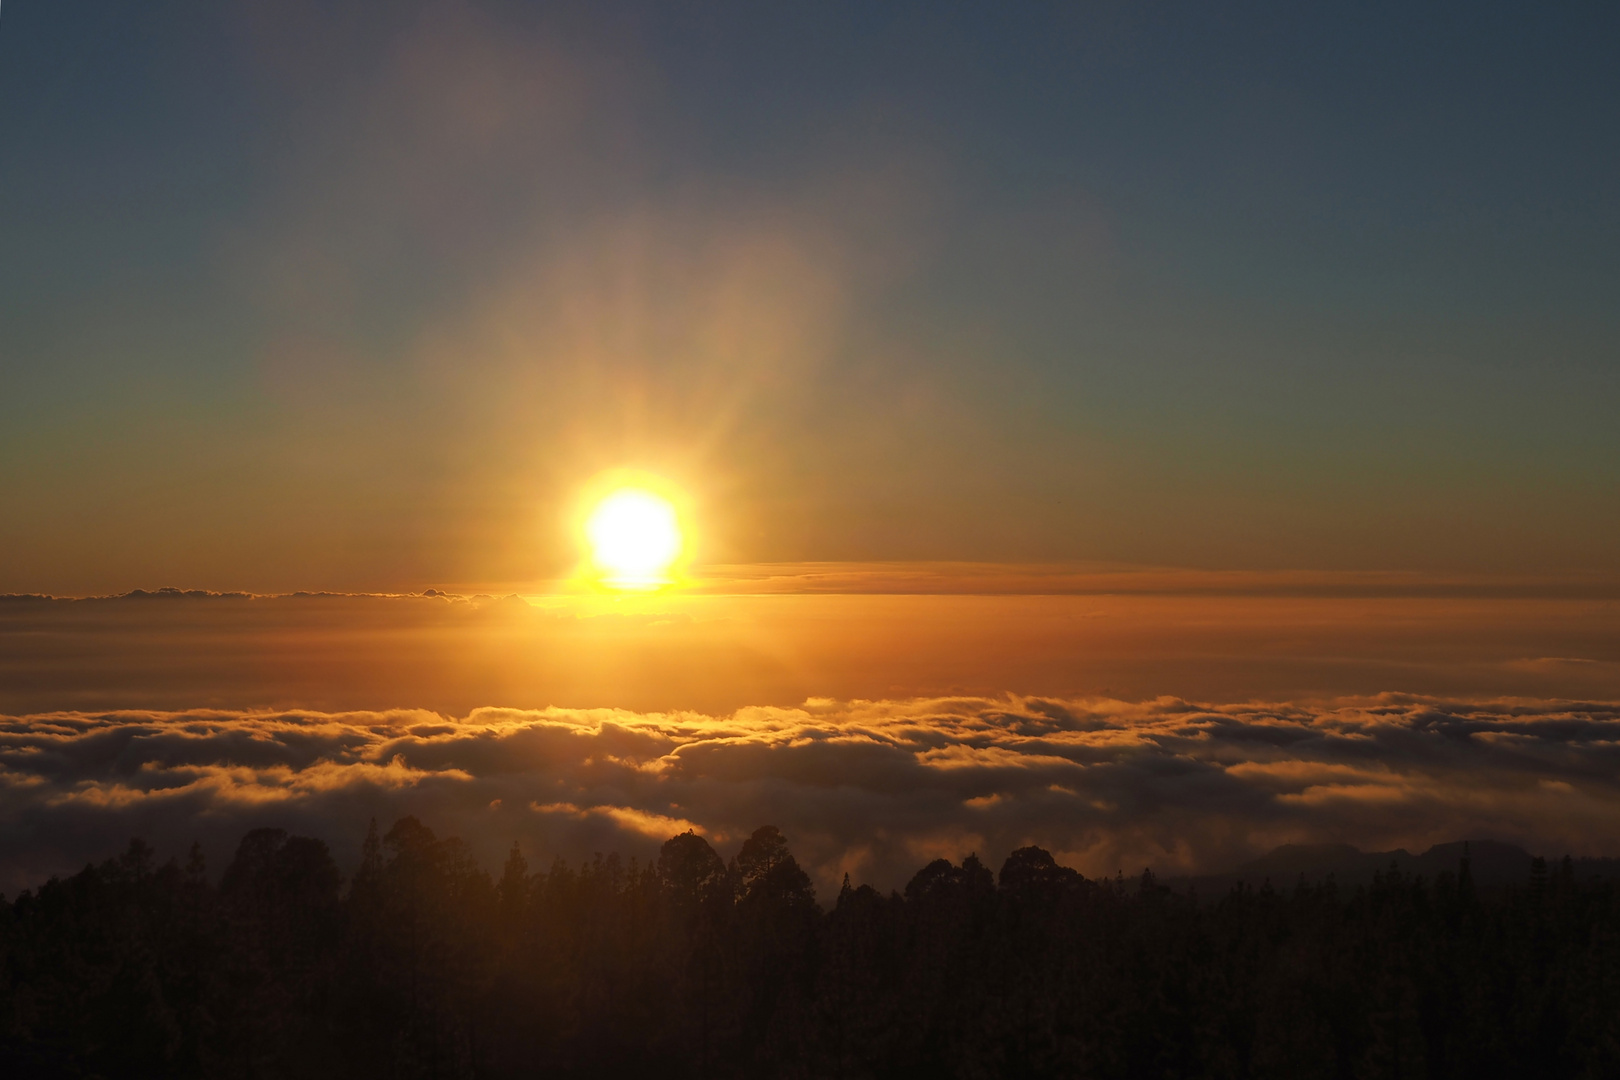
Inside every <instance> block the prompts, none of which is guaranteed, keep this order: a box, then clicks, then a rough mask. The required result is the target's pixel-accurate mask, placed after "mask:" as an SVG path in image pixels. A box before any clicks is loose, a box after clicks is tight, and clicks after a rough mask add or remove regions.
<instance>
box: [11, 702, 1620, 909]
mask: <svg viewBox="0 0 1620 1080" xmlns="http://www.w3.org/2000/svg"><path fill="white" fill-rule="evenodd" d="M406 813H412V814H416V815H418V816H420V817H421V818H422V819H423V820H425V821H427V822H428V823H429V824H431V825H432V826H433V827H435V828H436V829H438V830H440V831H441V832H444V833H450V834H457V835H461V836H462V837H464V838H465V839H467V840H468V841H469V842H471V843H472V844H473V846H474V850H475V851H477V852H478V853H479V854H480V856H481V857H482V858H483V859H484V860H485V862H486V863H487V864H489V865H494V864H495V862H496V861H497V860H498V858H499V856H500V853H501V852H502V851H503V850H504V849H505V848H506V846H508V845H509V844H510V843H512V842H513V841H514V840H516V841H518V842H520V843H521V844H522V845H523V847H524V849H525V850H526V851H527V852H528V854H529V856H530V859H531V861H533V860H535V859H539V860H542V861H544V860H547V859H549V858H551V857H554V856H564V857H567V858H571V859H578V858H582V857H589V855H590V854H591V853H592V852H596V851H620V852H622V853H624V854H625V855H627V856H634V857H639V858H643V859H645V858H648V857H651V856H652V855H653V854H654V853H655V852H656V849H657V844H658V843H659V842H660V841H662V840H663V839H664V838H666V837H668V836H670V835H673V834H674V833H677V832H681V831H684V830H686V829H688V828H692V829H696V830H698V831H699V832H701V833H703V834H705V835H707V836H708V837H709V838H710V839H711V840H712V841H714V842H715V843H716V844H717V846H719V847H720V848H721V849H722V851H728V852H729V849H730V848H731V847H734V846H735V845H736V844H738V843H740V841H741V839H742V837H744V836H746V835H747V833H748V832H749V831H750V830H752V829H753V828H754V827H756V826H758V825H760V824H765V823H771V824H776V825H779V826H781V827H782V828H783V830H784V831H785V832H786V833H787V834H788V836H789V837H790V838H791V840H792V843H793V845H794V848H795V850H796V851H797V853H798V854H799V856H800V858H801V860H802V861H803V862H804V863H805V864H806V865H807V866H808V867H809V868H810V869H811V871H812V873H813V875H814V876H815V877H816V880H817V882H818V884H819V885H820V886H821V887H822V889H823V890H826V889H830V888H832V887H834V886H835V885H836V883H837V881H838V880H839V879H840V878H841V876H842V875H843V873H845V872H850V873H852V874H853V875H854V876H855V877H856V878H857V879H859V880H866V881H870V882H872V883H874V884H877V885H879V886H881V887H894V886H898V885H901V884H903V883H904V880H905V879H906V877H907V876H908V875H909V874H910V873H911V872H913V871H914V870H915V869H916V868H917V867H918V866H920V865H921V864H922V863H924V862H926V861H927V860H929V859H931V858H934V857H936V856H938V855H942V854H943V855H948V856H952V857H960V856H961V855H963V854H966V853H967V852H968V851H973V850H976V851H978V852H979V853H980V854H981V855H982V856H984V857H986V858H989V859H991V860H998V859H1000V858H1002V857H1004V856H1005V855H1006V854H1007V853H1008V852H1009V851H1010V850H1012V849H1013V848H1015V847H1018V846H1020V845H1023V844H1026V843H1037V844H1041V845H1042V846H1045V847H1048V848H1050V849H1051V850H1053V851H1054V852H1056V853H1058V854H1059V855H1060V856H1061V858H1062V859H1063V860H1064V861H1066V862H1068V863H1069V864H1071V865H1074V866H1077V867H1079V868H1080V869H1081V870H1082V871H1083V872H1085V873H1088V874H1093V875H1097V874H1112V873H1113V872H1115V871H1116V870H1119V869H1123V870H1125V871H1126V872H1134V871H1136V870H1139V869H1140V868H1141V867H1142V866H1144V865H1153V866H1155V867H1156V868H1157V869H1159V870H1161V871H1164V872H1179V871H1201V870H1219V869H1222V868H1224V867H1226V866H1229V865H1231V864H1232V863H1234V862H1236V861H1238V860H1241V859H1244V858H1247V857H1250V856H1253V855H1255V854H1257V853H1259V852H1262V851H1265V850H1267V849H1269V848H1271V847H1273V846H1275V845H1277V844H1281V843H1289V842H1321V841H1331V842H1344V843H1352V844H1356V845H1358V846H1361V847H1364V848H1375V849H1385V848H1391V847H1397V846H1406V847H1414V848H1422V847H1425V846H1427V845H1428V844H1431V843H1434V842H1438V841H1444V840H1450V839H1456V838H1459V837H1469V836H1473V837H1483V836H1491V837H1496V838H1500V839H1505V840H1512V841H1516V842H1520V843H1523V844H1526V845H1528V846H1530V847H1532V848H1535V849H1538V850H1546V851H1549V852H1554V853H1562V852H1564V851H1571V852H1575V853H1578V854H1615V853H1620V703H1602V702H1566V701H1549V700H1536V699H1507V700H1498V701H1454V700H1444V699H1439V698H1432V697H1417V696H1410V695H1381V696H1377V697H1368V698H1353V699H1338V700H1334V701H1329V702H1325V703H1314V704H1313V703H1308V702H1292V703H1274V704H1252V703H1250V704H1239V705H1218V706H1210V705H1200V704H1195V703H1191V702H1188V701H1184V700H1182V699H1179V698H1168V697H1167V698H1159V699H1156V700H1152V701H1146V702H1136V703H1132V702H1123V701H1117V700H1110V699H1100V698H1099V699H1083V700H1067V701H1066V700H1056V699H1044V698H1021V697H1007V698H919V699H911V700H897V701H854V702H836V701H828V700H825V699H818V700H814V701H810V702H807V703H805V704H804V705H802V706H800V707H797V708H775V707H758V708H747V709H742V710H738V711H736V712H734V713H731V714H729V715H707V714H703V713H696V712H662V713H637V712H630V711H626V710H617V709H594V710H574V709H558V708H552V709H542V710H518V709H479V710H475V711H473V712H472V713H470V714H469V715H467V716H465V717H459V718H457V717H447V716H443V715H440V714H437V713H433V712H428V711H417V710H395V711H387V712H347V713H307V712H243V711H213V710H191V711H186V712H128V711H125V712H108V713H79V712H71V713H51V714H43V715H35V716H26V717H14V718H7V719H4V720H3V721H0V863H3V874H4V876H3V878H0V881H3V883H4V887H5V888H7V889H8V890H12V889H16V888H18V887H21V886H25V885H28V884H33V883H37V881H38V880H39V879H41V878H43V877H44V876H46V875H48V874H50V873H60V872H65V871H69V870H72V869H74V868H76V867H77V866H78V865H81V864H82V863H83V862H84V861H86V860H90V859H95V858H100V857H103V856H105V855H106V854H108V853H109V852H111V851H112V850H114V849H115V848H117V847H118V846H119V845H120V844H121V843H122V842H123V841H124V840H125V839H126V838H127V837H128V836H130V835H132V834H141V835H144V836H146V837H147V838H148V839H149V840H151V841H153V842H154V843H156V844H157V845H158V846H159V849H160V850H162V851H167V852H170V853H176V854H177V853H180V852H181V851H182V850H183V849H184V847H185V846H186V845H188V844H189V843H190V841H191V840H192V839H193V838H197V839H200V840H201V841H202V842H203V843H204V846H205V849H206V850H208V851H209V852H210V854H211V857H212V858H214V859H216V860H219V859H223V858H226V857H228V855H229V853H230V849H231V846H232V845H233V844H234V842H235V840H236V839H237V838H238V837H239V836H240V834H241V833H242V832H244V831H245V830H247V829H248V828H251V827H254V826H258V825H277V826H280V827H283V828H288V829H292V830H296V831H299V832H304V833H311V834H315V835H319V836H322V837H324V838H327V839H328V840H329V841H331V842H332V843H333V845H334V847H335V848H336V849H337V851H338V853H339V855H340V857H342V858H346V859H349V860H351V861H352V860H353V858H354V857H355V855H356V852H357V847H358V842H359V840H360V838H361V836H362V835H363V834H364V831H365V828H366V823H367V821H368V820H369V819H370V818H372V817H376V818H377V819H378V820H379V821H380V822H381V823H383V824H384V825H386V824H387V823H388V822H389V821H391V820H392V819H393V818H394V817H396V816H399V815H402V814H406ZM215 865H216V866H217V865H218V862H216V864H215Z"/></svg>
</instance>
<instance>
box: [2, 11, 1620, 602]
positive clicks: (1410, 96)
mask: <svg viewBox="0 0 1620 1080" xmlns="http://www.w3.org/2000/svg"><path fill="white" fill-rule="evenodd" d="M1617 31H1620V15H1617V13H1616V11H1615V9H1614V8H1613V7H1612V5H1597V4H1590V5H1566V6H1561V7H1559V8H1558V9H1557V10H1556V11H1547V10H1541V9H1534V8H1529V7H1525V6H1518V5H1515V6H1508V5H1481V4H1474V5H1449V6H1440V5H1435V6H1425V7H1422V8H1420V9H1418V8H1413V7H1412V6H1410V5H1393V4H1390V5H1355V6H1351V5H1344V6H1342V7H1340V8H1338V9H1326V8H1324V7H1323V6H1320V5H1310V6H1306V7H1301V6H1297V5H1291V6H1285V5H1229V6H1223V7H1219V8H1213V7H1210V6H1207V5H1113V6H1109V5H1061V6H1059V5H1054V6H1049V7H1048V6H1038V5H1030V6H1024V7H1020V8H1018V9H1017V10H1015V11H1009V10H1006V9H1003V8H1000V7H997V6H992V5H938V4H929V5H920V4H919V5H904V4H889V5H882V6H881V7H878V6H874V5H844V6H839V5H827V4H817V5H799V6H791V5H771V6H770V7H769V8H765V7H761V6H759V5H702V6H701V7H700V8H695V9H692V10H684V11H683V10H680V9H678V8H675V7H672V6H667V5H647V6H638V5H615V4H593V5H578V6H572V7H569V6H554V5H544V4H500V3H485V4H477V3H469V4H422V3H415V4H411V3H395V4H389V5H381V4H367V3H357V4H347V5H341V6H338V5H330V4H314V3H302V4H300V3H291V4H285V5H276V6H275V7H274V9H272V10H266V9H263V8H262V7H260V6H257V5H246V4H230V3H227V4H192V3H152V4H132V3H82V4H49V5H48V4H43V3H29V2H14V3H12V4H8V5H6V8H5V13H4V17H3V19H0V237H3V241H0V388H3V392H0V500H3V501H4V504H5V506H6V507H7V508H8V512H7V513H6V514H5V515H4V517H3V518H0V555H3V557H0V590H7V589H9V590H18V591H55V592H83V591H110V590H117V589H124V588H133V587H137V586H145V587H153V586H156V585H160V584H175V585H182V586H188V587H189V586H200V587H213V588H254V589H274V588H299V587H321V588H398V587H409V586H413V585H417V584H419V583H421V582H424V581H443V580H454V581H477V580H501V581H508V580H515V579H523V578H537V577H541V576H544V575H546V574H547V573H550V572H553V571H554V570H555V569H556V568H557V567H558V566H560V565H562V564H564V563H566V562H567V561H568V559H569V558H571V557H572V555H571V552H569V551H568V550H567V542H566V538H565V537H564V535H563V531H562V530H560V529H557V528H554V527H553V523H554V522H555V520H556V519H557V518H558V517H559V516H560V513H561V508H562V507H563V506H565V505H567V503H568V501H569V499H570V497H571V494H572V492H574V491H576V490H577V489H578V487H579V486H580V485H581V484H583V483H584V482H585V481H586V480H588V478H589V477H590V476H591V475H592V474H593V473H594V472H595V471H597V470H599V469H602V468H608V467H613V466H619V465H631V466H636V467H643V468H650V469H653V470H655V471H661V472H664V473H667V474H669V475H671V476H672V478H673V479H675V480H676V481H677V482H679V483H682V484H684V485H686V486H687V487H688V488H690V489H691V490H692V491H693V492H694V494H695V498H696V499H697V501H698V503H699V504H700V505H701V506H702V507H704V508H705V512H704V515H703V516H704V520H705V521H706V523H707V524H706V528H705V531H704V536H703V540H704V543H705V545H706V548H707V552H706V553H707V554H708V555H709V556H710V557H712V558H715V559H723V560H730V561H745V560H770V559H863V560H864V559H921V558H949V559H984V560H1007V561H1017V560H1028V559H1042V560H1056V559H1074V560H1109V561H1123V562H1141V563H1155V564H1169V565H1186V566H1204V567H1216V568H1219V567H1233V568H1239V567H1241V568H1257V569H1267V568H1284V567H1290V568H1293V567H1311V568H1323V569H1396V568H1398V569H1417V570H1434V571H1447V572H1456V571H1479V570H1487V571H1504V572H1514V573H1548V572H1563V571H1567V570H1571V569H1587V570H1600V571H1613V570H1615V569H1617V567H1616V565H1615V552H1616V551H1620V467H1617V463H1620V435H1617V434H1616V431H1617V430H1620V425H1616V424H1614V423H1613V415H1614V413H1615V411H1616V410H1615V406H1616V404H1617V403H1620V356H1617V345H1620V325H1617V320H1620V316H1617V315H1616V312H1620V303H1616V299H1617V297H1616V293H1617V285H1620V255H1617V254H1616V253H1617V252H1620V244H1617V240H1620V235H1617V234H1620V201H1617V196H1616V194H1615V193H1616V192H1617V191H1620V183H1617V181H1620V134H1617V133H1620V68H1617V67H1616V65H1615V64H1614V63H1613V61H1612V58H1613V55H1614V49H1615V46H1616V45H1617V44H1620V32H1617Z"/></svg>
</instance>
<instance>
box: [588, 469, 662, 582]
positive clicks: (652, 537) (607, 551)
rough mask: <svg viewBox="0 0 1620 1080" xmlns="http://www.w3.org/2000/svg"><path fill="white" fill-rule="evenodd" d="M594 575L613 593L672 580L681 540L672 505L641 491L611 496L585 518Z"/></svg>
mask: <svg viewBox="0 0 1620 1080" xmlns="http://www.w3.org/2000/svg"><path fill="white" fill-rule="evenodd" d="M585 541H586V543H587V544H588V545H589V546H590V558H591V563H592V565H593V567H594V569H595V571H596V573H595V575H594V576H596V577H597V578H598V580H600V581H601V582H602V583H603V584H605V585H608V586H611V587H613V588H616V589H656V588H658V587H660V586H662V585H667V584H669V583H670V581H671V572H672V570H673V568H674V566H675V563H676V561H677V560H678V559H680V557H681V552H682V549H683V548H684V546H685V538H684V537H683V536H682V534H681V519H680V515H679V514H678V513H677V512H676V510H675V505H674V503H672V502H670V501H669V500H668V499H666V498H664V497H663V496H662V495H659V494H658V493H657V492H655V491H649V490H648V489H646V488H640V487H624V488H619V489H617V490H615V491H612V492H610V493H609V494H607V495H606V496H604V497H603V498H602V500H601V501H600V502H598V503H596V505H595V506H593V507H592V508H591V510H590V513H589V515H588V516H587V517H586V519H585Z"/></svg>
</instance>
